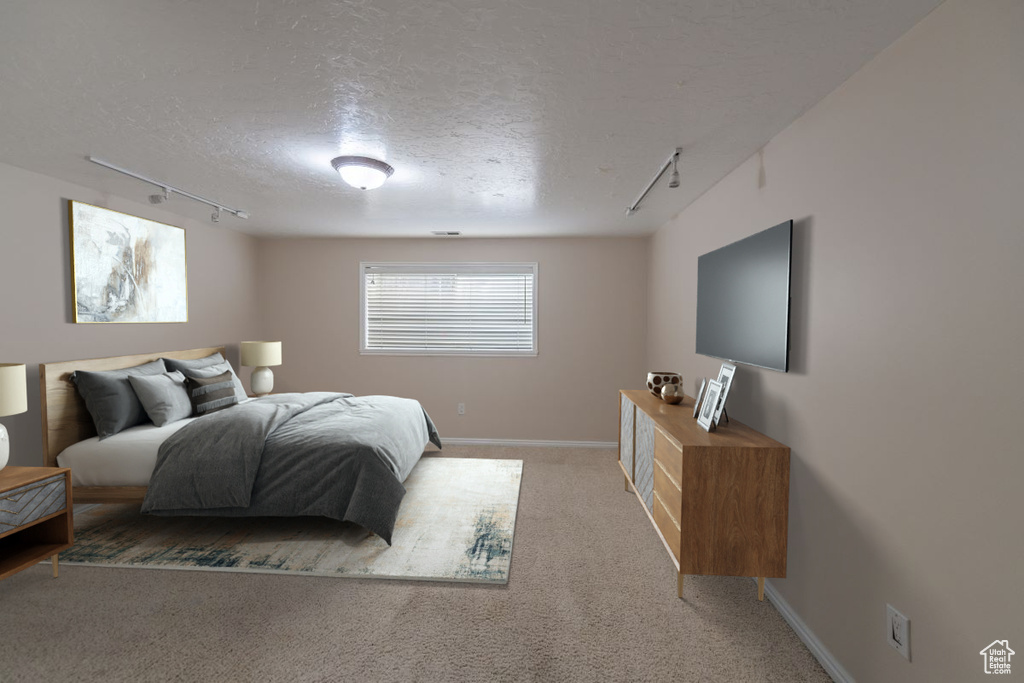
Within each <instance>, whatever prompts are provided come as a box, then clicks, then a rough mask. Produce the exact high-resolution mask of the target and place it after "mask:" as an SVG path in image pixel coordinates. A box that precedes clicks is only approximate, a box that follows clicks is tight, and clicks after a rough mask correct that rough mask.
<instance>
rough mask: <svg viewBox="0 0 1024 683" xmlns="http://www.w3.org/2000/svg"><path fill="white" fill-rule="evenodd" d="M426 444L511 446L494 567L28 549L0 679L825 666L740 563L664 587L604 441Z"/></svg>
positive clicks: (590, 673)
mask: <svg viewBox="0 0 1024 683" xmlns="http://www.w3.org/2000/svg"><path fill="white" fill-rule="evenodd" d="M444 455H445V456H447V457H459V456H461V457H494V458H505V459H522V460H524V461H525V462H524V467H523V481H522V490H521V493H520V498H519V511H518V515H517V523H516V533H515V555H514V557H513V560H512V570H511V576H510V580H509V582H508V584H507V585H503V586H493V585H477V584H442V583H423V582H412V581H360V580H351V581H337V580H334V579H330V578H311V577H292V576H279V575H270V574H222V573H216V572H184V571H159V570H154V571H137V570H131V569H106V568H100V567H79V566H71V567H63V568H62V569H61V576H60V578H59V579H51V578H50V572H49V567H48V566H47V565H40V566H37V567H34V568H32V569H29V570H26V571H24V572H21V573H20V574H16V575H15V576H13V577H11V578H9V579H6V580H4V581H0V615H2V617H3V618H2V621H3V623H4V625H5V627H4V634H3V644H2V646H0V680H2V681H3V683H14V682H19V683H20V682H21V681H32V682H35V681H167V680H181V681H200V680H201V681H360V682H361V681H460V682H461V681H469V682H474V681H481V682H483V681H537V682H541V681H543V682H547V681H652V682H653V681H658V682H662V681H665V682H667V681H673V682H677V681H694V682H696V681H728V682H729V683H736V682H740V681H765V682H767V681H773V682H797V681H814V682H825V681H828V680H829V678H828V676H827V675H826V674H825V672H824V671H823V670H822V669H821V667H820V666H819V665H818V663H817V662H816V661H815V660H814V658H813V657H812V656H811V654H810V653H809V652H808V651H807V649H806V648H805V647H804V646H803V644H802V643H801V642H800V641H799V639H798V638H797V637H796V635H795V634H794V633H793V632H792V630H791V629H790V628H789V626H788V625H787V624H786V623H785V622H784V621H783V619H782V617H781V616H779V614H778V613H777V612H776V611H775V608H774V607H772V605H771V604H770V603H769V602H767V601H765V602H758V601H757V597H756V585H755V584H754V583H753V582H752V581H750V579H746V578H726V577H688V578H687V581H686V599H685V600H678V599H677V598H676V597H675V586H676V578H675V569H674V567H673V565H672V563H671V561H670V560H669V558H668V556H667V554H666V552H665V550H664V547H663V546H662V545H661V541H660V540H659V539H658V537H657V535H656V534H655V533H654V531H653V529H652V528H651V526H650V522H649V521H648V520H647V517H646V516H645V515H644V513H643V511H642V510H641V509H640V507H639V504H638V503H637V500H636V498H635V497H634V496H632V495H631V494H627V493H625V492H624V491H623V487H622V476H621V474H620V473H619V469H618V466H617V465H616V463H615V454H614V452H613V451H608V450H588V449H560V448H549V449H541V448H483V447H477V446H474V447H450V448H446V449H445V451H444Z"/></svg>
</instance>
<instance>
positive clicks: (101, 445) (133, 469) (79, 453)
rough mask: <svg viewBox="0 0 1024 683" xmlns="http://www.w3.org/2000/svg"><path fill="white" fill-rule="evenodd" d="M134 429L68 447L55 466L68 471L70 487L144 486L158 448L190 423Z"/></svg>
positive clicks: (180, 422)
mask: <svg viewBox="0 0 1024 683" xmlns="http://www.w3.org/2000/svg"><path fill="white" fill-rule="evenodd" d="M198 419H199V418H195V417H190V418H187V419H184V420H178V421H177V422H172V423H171V424H168V425H164V426H163V427H157V426H156V425H154V424H153V423H152V422H150V423H147V424H143V425H137V426H135V427H131V428H129V429H126V430H124V431H123V432H121V433H120V434H115V435H114V436H111V437H109V438H107V439H104V440H103V441H100V440H99V437H97V436H94V437H92V438H91V439H86V440H85V441H79V442H78V443H76V444H74V445H72V446H68V447H67V448H65V449H64V451H63V452H62V453H61V454H60V455H58V456H57V464H58V465H59V466H61V467H70V468H71V485H72V486H148V485H149V478H150V477H151V476H152V475H153V467H154V466H156V455H157V451H159V450H160V444H162V443H163V442H164V440H166V439H167V437H169V436H170V435H171V434H173V433H174V432H176V431H178V430H179V429H181V428H182V427H184V426H185V425H187V424H188V423H190V422H192V420H198Z"/></svg>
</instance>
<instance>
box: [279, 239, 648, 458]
mask: <svg viewBox="0 0 1024 683" xmlns="http://www.w3.org/2000/svg"><path fill="white" fill-rule="evenodd" d="M259 259H260V272H261V277H260V301H261V304H262V306H263V310H264V313H265V318H264V319H265V322H266V325H265V330H266V334H267V335H269V337H270V338H274V339H281V340H282V341H283V342H284V347H283V348H284V364H283V365H281V366H280V367H279V368H275V369H274V376H275V378H276V380H275V386H277V387H280V388H281V389H283V390H292V391H310V390H314V389H323V390H330V391H348V392H351V393H353V394H396V395H399V396H408V397H410V398H415V399H417V400H419V401H420V402H421V403H422V404H423V406H424V407H425V408H426V409H427V412H429V413H430V415H431V417H432V418H433V419H434V421H435V422H436V423H437V427H438V430H439V431H440V433H441V437H442V439H444V438H445V437H448V438H451V437H473V438H490V439H557V440H569V441H573V440H578V441H594V440H597V441H616V440H617V439H618V431H617V429H618V428H617V425H618V402H617V400H616V392H617V390H618V389H621V388H624V387H641V386H643V382H644V378H645V377H646V370H645V366H644V353H645V345H644V336H645V334H646V329H647V318H646V309H645V306H644V300H645V298H646V282H647V280H646V275H645V273H646V270H647V240H645V239H635V238H624V239H607V238H595V239H583V238H578V239H523V240H508V239H489V240H488V239H476V240H462V239H434V240H431V239H387V240H372V239H333V240H332V239H306V240H263V241H261V242H260V247H259ZM360 261H531V262H532V261H536V262H538V264H539V273H538V280H537V281H538V287H537V296H538V301H537V341H538V348H539V354H538V355H537V356H536V357H526V358H524V357H518V358H487V357H464V356H463V357H458V356H377V355H360V353H359V262H360ZM460 402H462V403H465V404H466V414H465V415H462V416H459V415H457V413H456V405H457V404H458V403H460Z"/></svg>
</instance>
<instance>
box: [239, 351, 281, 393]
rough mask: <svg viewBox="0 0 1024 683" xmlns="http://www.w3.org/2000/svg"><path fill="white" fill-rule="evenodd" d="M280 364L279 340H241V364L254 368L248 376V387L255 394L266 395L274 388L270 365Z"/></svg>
mask: <svg viewBox="0 0 1024 683" xmlns="http://www.w3.org/2000/svg"><path fill="white" fill-rule="evenodd" d="M280 364H281V342H279V341H276V342H268V341H244V342H242V365H244V366H246V367H252V368H255V369H254V370H253V371H252V376H251V377H250V378H249V387H250V388H251V389H252V393H254V394H256V395H257V396H266V395H267V394H269V393H270V392H271V391H273V390H274V373H273V371H272V370H271V369H270V367H269V366H271V365H280Z"/></svg>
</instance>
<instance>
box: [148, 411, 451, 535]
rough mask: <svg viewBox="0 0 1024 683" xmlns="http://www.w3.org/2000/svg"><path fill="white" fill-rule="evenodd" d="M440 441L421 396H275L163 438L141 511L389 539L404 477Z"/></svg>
mask: <svg viewBox="0 0 1024 683" xmlns="http://www.w3.org/2000/svg"><path fill="white" fill-rule="evenodd" d="M428 441H432V442H433V443H435V444H436V445H437V446H438V447H439V448H440V447H441V441H440V439H439V437H438V435H437V430H436V429H435V428H434V424H433V422H432V421H431V420H430V416H428V415H427V413H426V411H424V410H423V408H422V406H420V404H419V403H418V402H417V401H414V400H412V399H406V398H395V397H393V396H361V397H358V398H356V397H354V396H352V395H351V394H333V393H309V394H279V395H275V396H267V397H264V398H261V399H257V400H254V401H248V402H245V403H242V404H239V405H237V406H235V407H233V408H229V409H227V410H222V411H220V412H217V413H213V414H211V415H207V416H206V417H203V418H200V419H198V420H196V421H194V422H193V423H192V424H190V425H188V426H187V427H185V428H183V429H181V430H179V431H177V432H175V433H174V434H173V435H172V436H171V437H169V438H168V439H167V441H165V442H164V443H163V445H161V447H160V452H159V454H158V455H157V461H156V467H155V468H154V470H153V477H152V479H151V480H150V483H149V489H148V491H147V492H146V498H145V501H144V502H143V504H142V511H143V512H147V513H151V514H157V515H214V516H254V517H256V516H272V517H293V516H302V515H315V516H323V517H331V518H333V519H338V520H342V521H349V522H354V523H356V524H359V525H361V526H363V527H366V528H367V529H369V530H370V531H372V532H374V533H375V534H377V535H379V536H380V537H381V538H383V539H384V540H385V541H387V542H388V544H390V543H391V532H392V531H393V529H394V525H395V519H396V517H397V516H398V507H399V505H400V504H401V502H402V498H403V497H404V496H405V487H403V486H402V482H403V481H405V478H406V477H407V476H409V472H411V471H412V468H413V466H414V465H415V464H416V463H417V462H418V461H419V459H420V456H421V455H422V454H423V449H424V447H426V445H427V442H428Z"/></svg>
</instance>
